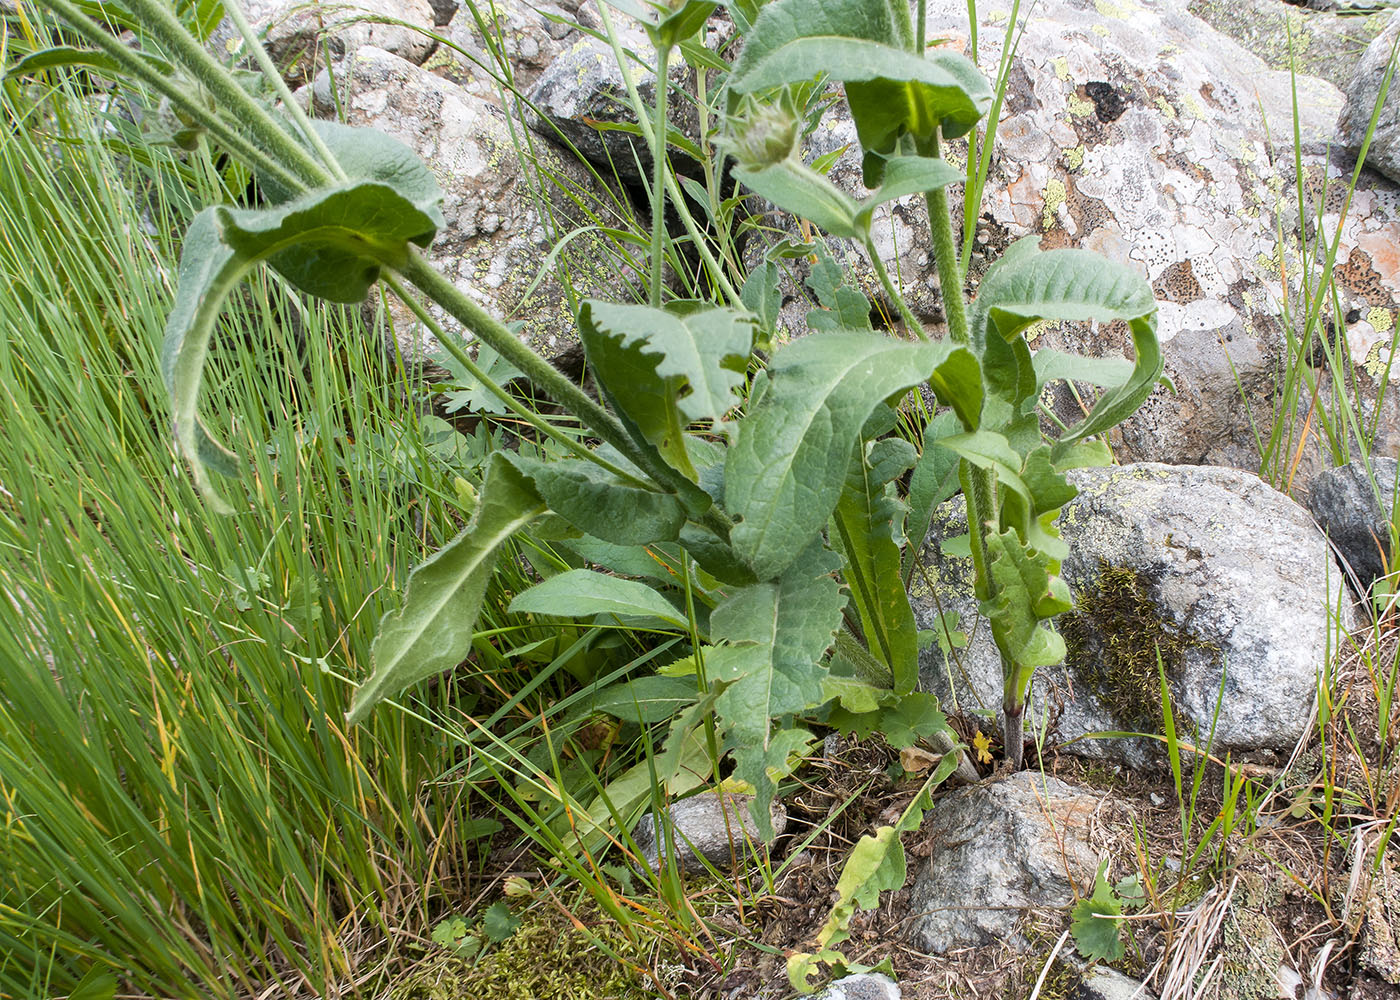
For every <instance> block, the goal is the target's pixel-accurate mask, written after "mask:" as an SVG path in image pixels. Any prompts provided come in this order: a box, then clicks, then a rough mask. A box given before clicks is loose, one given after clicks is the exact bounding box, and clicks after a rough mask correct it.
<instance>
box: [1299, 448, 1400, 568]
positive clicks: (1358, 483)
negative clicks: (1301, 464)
mask: <svg viewBox="0 0 1400 1000" xmlns="http://www.w3.org/2000/svg"><path fill="white" fill-rule="evenodd" d="M1397 482H1400V475H1397V469H1396V463H1395V459H1393V458H1373V459H1371V468H1370V469H1369V470H1368V469H1367V468H1366V466H1365V465H1364V464H1363V463H1361V462H1359V461H1358V462H1348V463H1347V464H1346V465H1343V466H1341V467H1340V468H1337V469H1329V470H1327V471H1326V472H1324V473H1322V474H1321V475H1319V476H1318V477H1317V478H1316V479H1314V480H1313V483H1312V489H1311V491H1310V492H1309V494H1308V509H1309V510H1311V511H1312V515H1313V517H1315V518H1316V519H1317V523H1318V525H1319V526H1320V527H1321V528H1322V530H1323V531H1325V532H1326V533H1327V537H1328V538H1329V539H1330V540H1331V542H1332V544H1333V545H1335V546H1336V548H1337V552H1338V554H1339V555H1341V557H1342V558H1343V559H1344V560H1345V561H1346V563H1347V565H1348V566H1350V567H1351V571H1352V572H1353V573H1355V574H1356V578H1357V583H1358V584H1360V586H1361V589H1363V590H1365V589H1368V588H1370V586H1371V584H1373V583H1375V581H1376V580H1377V579H1378V578H1379V577H1381V576H1383V575H1384V574H1385V572H1386V570H1387V569H1391V568H1394V563H1393V559H1394V554H1393V553H1392V552H1391V551H1390V520H1391V514H1392V513H1393V512H1394V510H1395V487H1396V483H1397Z"/></svg>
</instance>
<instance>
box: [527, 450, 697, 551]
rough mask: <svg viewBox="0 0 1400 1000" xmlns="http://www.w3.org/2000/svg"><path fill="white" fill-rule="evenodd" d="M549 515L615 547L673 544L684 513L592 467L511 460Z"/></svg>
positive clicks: (665, 497) (667, 498) (671, 499)
mask: <svg viewBox="0 0 1400 1000" xmlns="http://www.w3.org/2000/svg"><path fill="white" fill-rule="evenodd" d="M511 461H512V463H513V464H514V465H515V467H516V468H518V469H520V471H521V472H523V473H524V474H525V475H527V476H529V477H530V479H531V481H533V482H534V484H535V489H537V490H538V491H539V493H540V496H542V497H544V501H545V503H546V504H548V505H549V509H550V510H552V511H554V512H555V513H556V514H558V515H559V516H561V517H563V518H564V519H566V520H567V521H569V523H571V524H573V525H574V527H576V528H578V529H579V530H581V531H584V532H587V533H588V534H590V535H593V536H595V537H597V538H601V539H603V540H604V541H607V542H613V543H615V544H618V545H647V544H650V543H653V542H670V541H675V540H676V538H677V537H678V536H679V535H680V530H681V525H682V524H684V523H685V516H686V515H685V508H684V507H683V506H681V502H680V500H678V499H677V498H676V496H675V495H674V494H672V493H658V492H657V491H656V490H649V489H643V488H642V487H640V486H636V485H634V484H632V483H629V482H626V481H624V480H622V479H620V478H618V476H616V475H615V474H613V473H611V472H609V471H608V470H607V469H604V468H602V467H601V466H598V465H595V464H594V463H592V462H586V461H583V460H579V459H565V460H561V461H553V462H545V461H540V460H539V459H532V458H526V457H524V456H514V457H513V458H512V459H511Z"/></svg>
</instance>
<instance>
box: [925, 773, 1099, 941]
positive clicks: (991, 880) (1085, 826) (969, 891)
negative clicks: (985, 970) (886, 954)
mask: <svg viewBox="0 0 1400 1000" xmlns="http://www.w3.org/2000/svg"><path fill="white" fill-rule="evenodd" d="M1102 805H1103V803H1102V802H1101V801H1100V797H1098V796H1095V795H1092V794H1090V793H1089V792H1087V791H1083V790H1081V789H1077V788H1075V787H1074V786H1072V785H1068V784H1066V783H1065V782H1063V781H1061V780H1060V779H1058V778H1051V777H1046V776H1044V775H1041V774H1038V773H1036V772H1033V771H1020V772H1017V773H1016V774H1012V775H1010V776H1008V777H1005V778H1001V779H999V780H996V781H992V782H989V783H988V784H985V785H976V786H973V787H971V788H966V789H961V790H959V791H956V792H953V793H951V794H949V795H945V796H943V797H942V798H940V799H939V800H938V803H937V805H936V807H935V808H934V809H932V810H930V812H929V818H928V819H927V820H926V821H925V822H924V825H923V827H922V828H921V829H920V831H919V833H918V837H919V838H920V839H921V840H923V841H924V842H925V843H927V844H928V846H929V851H930V853H929V859H928V863H927V864H926V865H925V866H924V868H923V869H922V870H921V871H920V872H919V874H918V876H917V877H916V878H915V880H914V885H913V888H912V889H911V890H910V895H909V908H910V910H911V911H912V912H913V913H914V914H915V916H914V917H913V919H912V920H910V922H909V934H910V939H911V941H912V943H913V944H914V946H915V947H916V948H918V949H919V950H920V951H927V952H932V953H934V954H942V953H944V952H947V951H952V950H953V949H954V948H962V947H967V946H977V945H986V944H994V943H1000V942H1009V943H1011V944H1013V945H1015V946H1019V947H1022V948H1024V947H1027V946H1028V942H1027V939H1026V938H1025V936H1024V935H1023V934H1022V933H1021V931H1022V929H1023V924H1024V921H1025V919H1026V918H1027V917H1029V916H1031V915H1037V916H1042V917H1045V916H1052V915H1053V911H1055V910H1059V909H1062V908H1064V907H1067V906H1068V905H1069V904H1070V903H1072V902H1073V901H1074V899H1075V889H1076V887H1077V888H1079V889H1080V890H1082V891H1092V886H1093V882H1094V873H1095V871H1096V869H1097V865H1098V854H1097V852H1096V851H1095V850H1094V849H1093V847H1092V846H1091V845H1090V834H1091V829H1092V824H1093V823H1094V822H1095V820H1096V819H1097V818H1098V815H1099V813H1100V810H1101V807H1102Z"/></svg>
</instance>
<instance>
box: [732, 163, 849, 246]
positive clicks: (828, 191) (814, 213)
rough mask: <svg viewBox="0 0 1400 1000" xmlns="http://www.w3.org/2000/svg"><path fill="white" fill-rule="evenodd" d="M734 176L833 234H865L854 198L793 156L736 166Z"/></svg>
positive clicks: (793, 212)
mask: <svg viewBox="0 0 1400 1000" xmlns="http://www.w3.org/2000/svg"><path fill="white" fill-rule="evenodd" d="M734 177H735V179H736V180H738V181H739V182H740V183H742V184H743V185H744V186H745V187H747V188H749V189H750V190H752V191H754V192H755V193H756V194H758V195H759V196H761V197H763V198H767V199H768V200H769V201H771V202H772V203H773V204H775V205H777V206H778V207H779V208H781V209H783V211H785V212H791V213H792V214H793V215H796V216H798V217H799V218H803V219H808V220H810V221H811V222H813V223H815V224H816V225H817V226H818V227H819V228H820V229H821V230H823V231H824V232H826V233H829V234H831V235H832V236H845V237H859V236H861V235H863V233H864V229H863V228H862V226H861V224H860V222H859V221H858V220H857V217H858V215H859V214H860V205H859V204H858V203H857V202H856V200H855V199H854V198H852V197H851V196H850V195H848V194H847V193H846V192H844V191H842V190H841V189H840V188H838V187H837V186H836V185H835V184H833V183H832V182H831V181H829V180H827V178H825V177H824V176H822V175H821V174H819V173H817V172H816V171H815V170H813V169H812V168H811V167H809V166H807V165H806V164H805V163H803V162H802V161H800V160H798V159H796V158H795V157H788V158H787V159H784V160H779V161H777V162H776V163H769V164H766V165H764V166H746V165H737V166H735V167H734ZM867 225H868V222H867Z"/></svg>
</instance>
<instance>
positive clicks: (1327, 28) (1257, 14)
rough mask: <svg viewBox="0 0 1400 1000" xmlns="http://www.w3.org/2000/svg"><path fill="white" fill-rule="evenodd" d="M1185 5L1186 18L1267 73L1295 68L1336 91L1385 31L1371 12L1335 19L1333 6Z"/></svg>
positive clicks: (1249, 1) (1229, 1)
mask: <svg viewBox="0 0 1400 1000" xmlns="http://www.w3.org/2000/svg"><path fill="white" fill-rule="evenodd" d="M1329 2H1330V0H1329ZM1189 3H1190V10H1191V13H1192V14H1195V15H1196V16H1197V17H1199V18H1200V19H1201V20H1203V21H1205V22H1206V23H1207V24H1209V25H1210V26H1211V27H1213V28H1215V29H1216V30H1217V31H1220V32H1222V33H1224V34H1226V35H1228V36H1230V37H1231V38H1233V39H1234V40H1235V41H1236V42H1239V44H1240V45H1241V46H1242V47H1243V48H1245V49H1247V50H1248V51H1249V52H1252V53H1253V54H1254V55H1256V56H1258V57H1259V58H1260V59H1262V60H1264V62H1265V63H1266V64H1267V65H1268V66H1269V68H1270V69H1276V70H1283V71H1285V72H1287V71H1288V69H1289V68H1290V67H1296V68H1297V70H1298V72H1299V73H1301V74H1303V75H1304V76H1315V77H1318V78H1320V79H1323V80H1326V81H1327V82H1328V83H1330V84H1332V85H1333V86H1334V87H1337V88H1339V89H1341V90H1346V89H1347V87H1348V86H1349V85H1350V84H1351V80H1352V75H1353V74H1354V73H1355V71H1356V64H1357V61H1358V60H1359V59H1360V58H1361V53H1362V52H1364V51H1365V50H1366V46H1367V45H1368V44H1369V43H1370V41H1371V39H1373V38H1375V37H1376V35H1378V34H1379V33H1380V31H1381V29H1382V28H1384V27H1385V21H1386V18H1387V17H1388V16H1389V15H1388V14H1387V13H1386V12H1384V11H1380V10H1379V9H1377V12H1375V13H1369V14H1367V13H1365V12H1362V11H1357V12H1355V13H1354V14H1352V16H1348V17H1338V16H1337V14H1336V13H1334V11H1335V10H1336V4H1335V3H1331V5H1330V6H1328V7H1323V6H1319V5H1318V4H1316V3H1309V4H1307V5H1305V6H1300V5H1297V4H1291V3H1280V2H1279V0H1189ZM1309 8H1311V9H1309Z"/></svg>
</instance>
